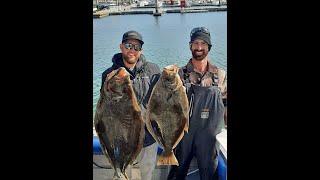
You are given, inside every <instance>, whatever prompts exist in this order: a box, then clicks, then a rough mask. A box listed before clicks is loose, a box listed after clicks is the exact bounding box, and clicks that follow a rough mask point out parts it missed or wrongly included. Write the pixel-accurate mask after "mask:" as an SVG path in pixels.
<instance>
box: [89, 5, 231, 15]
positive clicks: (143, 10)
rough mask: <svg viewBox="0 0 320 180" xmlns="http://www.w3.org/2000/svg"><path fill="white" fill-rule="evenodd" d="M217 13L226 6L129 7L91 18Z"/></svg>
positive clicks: (95, 13)
mask: <svg viewBox="0 0 320 180" xmlns="http://www.w3.org/2000/svg"><path fill="white" fill-rule="evenodd" d="M217 11H227V6H191V7H186V8H180V7H178V6H173V7H161V8H159V11H158V12H157V11H156V10H155V7H135V6H132V5H130V6H124V7H113V8H110V9H106V10H102V11H97V12H94V13H93V18H102V17H106V16H112V15H134V14H150V15H154V16H161V15H162V14H165V13H206V12H217Z"/></svg>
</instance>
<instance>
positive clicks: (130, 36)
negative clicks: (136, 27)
mask: <svg viewBox="0 0 320 180" xmlns="http://www.w3.org/2000/svg"><path fill="white" fill-rule="evenodd" d="M129 39H135V40H138V41H139V42H140V43H141V45H143V44H144V42H143V40H142V36H141V34H140V33H138V32H137V31H128V32H126V33H124V34H123V36H122V42H125V41H127V40H129Z"/></svg>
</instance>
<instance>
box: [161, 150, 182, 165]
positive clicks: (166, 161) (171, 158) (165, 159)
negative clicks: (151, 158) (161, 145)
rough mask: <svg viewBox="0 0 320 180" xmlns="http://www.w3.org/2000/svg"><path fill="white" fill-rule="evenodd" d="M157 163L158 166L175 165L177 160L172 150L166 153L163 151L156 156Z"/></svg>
mask: <svg viewBox="0 0 320 180" xmlns="http://www.w3.org/2000/svg"><path fill="white" fill-rule="evenodd" d="M157 165H158V166H161V165H177V166H179V162H178V160H177V158H176V156H175V155H174V153H173V152H172V151H171V152H170V153H169V154H166V155H164V152H163V153H162V154H161V155H160V156H159V158H158V162H157Z"/></svg>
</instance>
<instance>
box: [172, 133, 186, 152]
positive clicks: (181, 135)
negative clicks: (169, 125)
mask: <svg viewBox="0 0 320 180" xmlns="http://www.w3.org/2000/svg"><path fill="white" fill-rule="evenodd" d="M183 136H184V131H182V132H181V134H180V136H179V138H178V139H177V141H176V142H175V143H174V145H173V146H172V148H173V149H174V148H176V147H177V145H178V144H179V142H180V141H181V139H182V138H183Z"/></svg>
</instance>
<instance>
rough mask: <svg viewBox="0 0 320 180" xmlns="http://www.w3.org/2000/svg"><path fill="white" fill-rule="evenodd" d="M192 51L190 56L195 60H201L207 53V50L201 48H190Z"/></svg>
mask: <svg viewBox="0 0 320 180" xmlns="http://www.w3.org/2000/svg"><path fill="white" fill-rule="evenodd" d="M191 51H192V57H193V58H194V59H195V60H197V61H202V60H203V59H204V58H205V57H206V56H207V55H208V51H205V50H204V49H202V50H196V49H195V50H191Z"/></svg>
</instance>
